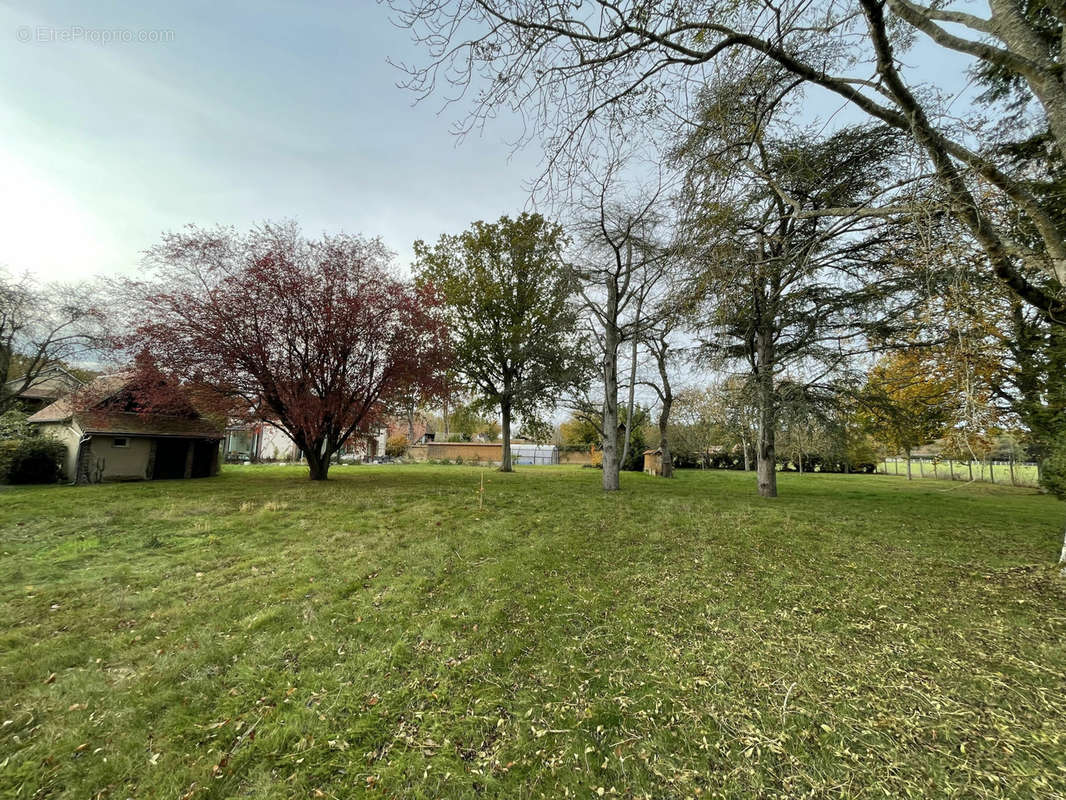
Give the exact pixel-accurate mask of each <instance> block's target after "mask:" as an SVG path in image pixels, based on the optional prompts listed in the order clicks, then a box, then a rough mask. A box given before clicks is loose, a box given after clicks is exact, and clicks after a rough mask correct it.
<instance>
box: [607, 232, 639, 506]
mask: <svg viewBox="0 0 1066 800" xmlns="http://www.w3.org/2000/svg"><path fill="white" fill-rule="evenodd" d="M626 257H627V260H628V263H629V264H632V260H633V245H632V244H630V245H629V246H628V248H627V255H626ZM604 310H605V312H606V313H605V316H606V318H607V319H606V324H605V326H604V331H603V490H604V491H605V492H617V491H618V488H619V481H618V345H619V341H618V338H619V337H618V283H617V282H616V281H614V280H608V281H607V303H606V307H605V309H604Z"/></svg>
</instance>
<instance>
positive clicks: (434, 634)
mask: <svg viewBox="0 0 1066 800" xmlns="http://www.w3.org/2000/svg"><path fill="white" fill-rule="evenodd" d="M330 478H331V479H330V481H328V482H326V483H313V482H310V481H308V480H306V470H305V469H303V468H300V467H266V466H264V467H227V468H225V469H224V470H223V474H222V475H221V476H219V477H218V478H213V479H207V480H200V481H163V482H155V483H141V484H116V485H102V486H88V487H10V488H6V489H4V490H3V491H0V532H2V541H0V545H2V547H0V550H2V553H0V615H2V616H0V619H2V622H3V628H2V633H0V637H2V638H0V675H2V676H3V679H4V683H5V685H6V691H5V692H3V693H2V694H0V724H2V728H0V797H11V798H45V797H47V798H74V797H78V798H86V797H92V798H127V797H133V798H142V797H144V798H161V797H172V798H183V799H184V800H192V798H228V797H257V798H259V797H262V798H268V797H269V798H275V797H277V798H282V797H329V798H346V797H351V796H354V795H360V794H362V793H365V794H367V795H368V796H380V797H397V798H399V797H402V798H408V797H414V798H420V797H426V798H429V797H447V798H454V797H509V798H525V797H529V798H533V797H544V798H558V797H604V796H606V797H627V798H628V797H632V798H637V797H640V798H644V797H649V798H651V797H654V798H660V797H669V798H674V797H676V798H688V797H722V798H741V797H752V796H761V797H782V798H784V797H800V796H808V797H904V796H912V797H930V796H954V797H1054V796H1066V756H1064V753H1066V580H1063V579H1062V578H1061V577H1060V576H1059V575H1058V570H1057V568H1056V566H1055V561H1056V559H1057V557H1058V553H1059V548H1060V546H1061V538H1062V529H1063V524H1064V522H1066V504H1063V503H1060V502H1057V501H1055V500H1054V499H1053V498H1050V497H1048V496H1044V495H1041V494H1039V493H1038V492H1036V491H1034V490H1032V489H1012V488H1011V487H1009V486H1002V485H991V484H963V483H954V484H952V483H947V482H935V481H917V480H916V481H910V482H908V481H905V480H903V481H901V480H898V479H896V478H895V477H892V476H882V475H822V474H813V475H811V474H804V475H798V474H795V473H781V474H780V475H779V483H780V490H781V497H779V498H777V499H775V500H771V501H766V500H761V499H760V498H758V497H757V496H755V486H754V476H753V475H751V474H750V473H748V474H745V473H738V472H729V471H718V470H710V471H705V472H701V471H681V472H679V473H678V477H677V478H675V479H673V480H663V479H657V478H652V477H649V476H645V475H642V474H624V475H623V476H622V488H623V491H622V492H620V493H618V494H614V495H604V494H603V493H602V492H601V491H600V490H599V486H598V483H599V474H598V473H597V472H596V471H594V470H587V469H586V470H582V469H580V468H575V467H528V468H519V469H518V471H517V472H516V473H515V474H513V475H502V474H500V473H498V472H495V471H492V470H488V469H483V468H477V467H466V466H429V465H402V466H401V465H384V466H374V467H371V466H358V467H356V466H341V467H337V468H334V470H332V471H331V473H330ZM483 478H484V480H485V484H484V486H485V490H484V494H483V496H481V497H479V494H480V491H479V490H480V486H481V481H482V479H483Z"/></svg>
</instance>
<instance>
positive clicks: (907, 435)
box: [862, 352, 958, 480]
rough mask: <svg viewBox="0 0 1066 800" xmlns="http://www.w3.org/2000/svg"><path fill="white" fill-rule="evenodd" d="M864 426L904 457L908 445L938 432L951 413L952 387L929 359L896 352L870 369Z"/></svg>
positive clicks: (945, 426)
mask: <svg viewBox="0 0 1066 800" xmlns="http://www.w3.org/2000/svg"><path fill="white" fill-rule="evenodd" d="M862 404H863V407H864V409H865V424H866V427H867V430H868V431H869V432H870V433H871V435H873V436H874V437H875V438H876V439H878V440H880V441H882V442H884V443H885V444H887V445H889V446H890V447H892V448H893V449H895V451H896V452H902V453H903V454H904V455H905V456H906V458H907V479H908V480H910V479H911V451H912V450H913V449H914V448H916V447H919V446H921V445H923V444H928V443H930V442H932V441H934V440H935V439H938V438H940V437H941V436H942V435H944V433H946V432H947V429H948V426H949V424H950V423H951V422H952V421H953V419H955V417H956V412H957V410H958V409H957V397H956V393H955V387H954V386H953V385H952V384H951V383H950V382H949V381H948V380H945V378H944V377H943V376H941V375H939V374H938V373H937V371H936V364H935V362H931V361H929V360H927V359H923V358H921V357H920V356H917V355H915V354H914V353H913V352H901V353H896V354H893V355H891V356H888V357H886V358H883V359H882V360H881V361H879V362H878V363H877V364H876V365H874V368H873V369H872V370H870V374H869V376H868V378H867V382H866V386H865V388H864V389H863V392H862Z"/></svg>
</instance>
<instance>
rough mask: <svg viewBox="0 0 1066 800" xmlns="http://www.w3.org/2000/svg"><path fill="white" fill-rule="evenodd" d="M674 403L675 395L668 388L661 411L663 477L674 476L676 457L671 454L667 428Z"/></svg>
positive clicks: (660, 444) (660, 440)
mask: <svg viewBox="0 0 1066 800" xmlns="http://www.w3.org/2000/svg"><path fill="white" fill-rule="evenodd" d="M673 404H674V396H673V395H672V394H671V393H670V390H669V389H667V390H666V392H665V394H664V396H663V408H662V411H660V412H659V450H661V451H662V464H663V477H664V478H672V477H674V459H673V456H671V455H670V437H669V436H668V435H667V429H668V426H669V424H670V408H671V406H673Z"/></svg>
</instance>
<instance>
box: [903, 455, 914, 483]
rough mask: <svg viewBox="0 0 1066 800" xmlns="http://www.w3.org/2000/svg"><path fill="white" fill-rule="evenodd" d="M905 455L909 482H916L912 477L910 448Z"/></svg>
mask: <svg viewBox="0 0 1066 800" xmlns="http://www.w3.org/2000/svg"><path fill="white" fill-rule="evenodd" d="M904 453H905V454H906V456H907V480H909V481H912V480H914V476H912V475H911V449H910V448H909V447H908V448H907V449H906V450H905V451H904Z"/></svg>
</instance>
